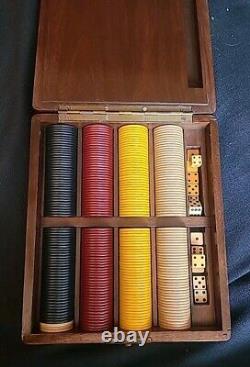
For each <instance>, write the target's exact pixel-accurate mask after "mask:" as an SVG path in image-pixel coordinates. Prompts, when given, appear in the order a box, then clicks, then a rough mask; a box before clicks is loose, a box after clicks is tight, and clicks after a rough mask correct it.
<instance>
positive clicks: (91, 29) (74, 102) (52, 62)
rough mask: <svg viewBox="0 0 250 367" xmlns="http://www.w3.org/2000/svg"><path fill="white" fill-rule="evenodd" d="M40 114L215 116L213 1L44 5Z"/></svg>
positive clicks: (99, 0) (37, 93)
mask: <svg viewBox="0 0 250 367" xmlns="http://www.w3.org/2000/svg"><path fill="white" fill-rule="evenodd" d="M33 106H34V108H35V109H37V110H44V111H48V110H55V111H56V110H67V109H70V110H96V111H98V110H104V111H105V110H106V111H144V112H145V111H157V112H166V111H183V112H185V111H187V112H194V113H213V112H214V110H215V88H214V80H213V67H212V54H211V44H210V34H209V16H208V5H207V1H206V0H74V1H68V0H53V1H51V0H41V13H40V24H39V34H38V50H37V62H36V73H35V85H34V98H33Z"/></svg>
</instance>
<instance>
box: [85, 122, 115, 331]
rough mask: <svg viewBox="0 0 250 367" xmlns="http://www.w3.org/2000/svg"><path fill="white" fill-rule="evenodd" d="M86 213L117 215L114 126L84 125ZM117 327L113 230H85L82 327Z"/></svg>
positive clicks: (101, 328)
mask: <svg viewBox="0 0 250 367" xmlns="http://www.w3.org/2000/svg"><path fill="white" fill-rule="evenodd" d="M82 215H83V216H88V217H93V216H94V217H96V216H97V217H98V216H104V217H107V216H112V215H113V129H112V127H110V126H109V125H102V124H92V125H87V126H86V127H84V128H83V174H82ZM112 326H113V229H112V228H86V229H83V230H82V242H81V275H80V328H81V329H82V330H84V331H90V332H97V331H102V330H109V329H111V328H112Z"/></svg>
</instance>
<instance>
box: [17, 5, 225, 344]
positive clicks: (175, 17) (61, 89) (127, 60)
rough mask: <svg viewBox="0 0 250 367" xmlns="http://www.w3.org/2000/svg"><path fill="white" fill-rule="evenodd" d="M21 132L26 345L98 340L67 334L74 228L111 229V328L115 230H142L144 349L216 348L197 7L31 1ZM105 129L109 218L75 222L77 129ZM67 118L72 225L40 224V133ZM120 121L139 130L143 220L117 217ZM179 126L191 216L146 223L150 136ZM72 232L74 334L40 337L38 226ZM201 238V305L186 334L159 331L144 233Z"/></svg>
mask: <svg viewBox="0 0 250 367" xmlns="http://www.w3.org/2000/svg"><path fill="white" fill-rule="evenodd" d="M33 106H34V108H35V109H36V110H39V111H40V112H39V113H38V114H36V115H34V117H33V119H32V125H31V145H30V171H29V193H28V213H27V239H26V259H25V278H24V300H23V326H22V338H23V341H24V342H25V343H29V344H54V343H101V342H102V340H101V333H83V332H79V331H78V314H79V310H78V307H79V306H78V304H79V289H78V288H79V246H80V230H81V228H82V227H97V226H99V227H113V228H114V267H115V270H114V275H115V276H114V278H115V280H114V323H115V325H117V324H118V317H119V315H118V248H119V243H118V228H121V227H145V226H148V227H150V228H151V242H152V288H153V295H152V297H153V328H152V330H151V332H150V339H149V341H152V342H177V341H220V340H227V339H229V338H230V310H229V299H228V285H227V266H226V249H225V241H224V222H223V202H222V192H221V176H220V157H219V141H218V129H217V123H216V119H215V118H214V116H213V115H211V113H213V112H214V111H215V88H214V79H213V67H212V53H211V43H210V32H209V16H208V4H207V1H206V0H119V1H117V0H95V1H93V0H84V1H82V0H75V1H74V2H72V3H71V2H69V1H67V0H60V1H59V0H55V1H50V0H42V1H41V12H40V22H39V33H38V47H37V61H36V72H35V83H34V99H33ZM93 121H95V122H104V123H108V124H111V125H112V126H113V127H114V143H115V144H114V146H115V148H114V150H115V151H114V156H115V168H114V177H115V185H114V188H115V189H114V198H115V205H114V216H113V217H112V218H87V217H82V216H81V211H80V201H81V197H80V196H81V149H82V147H81V140H82V135H81V129H80V128H81V127H82V126H84V125H86V124H88V123H91V122H93ZM61 122H67V123H69V124H72V125H75V126H77V127H79V138H78V139H79V147H78V199H77V200H78V211H77V216H76V217H70V218H62V217H44V216H43V210H42V207H43V181H44V166H43V128H44V127H45V126H46V125H48V124H51V123H61ZM127 123H142V124H144V125H146V126H148V128H149V143H150V197H151V204H150V210H151V213H150V217H149V218H121V217H119V213H118V159H117V153H118V152H117V150H118V148H117V144H116V143H117V131H118V128H119V126H121V125H122V124H127ZM160 124H177V125H180V126H182V127H183V130H184V143H185V148H188V147H197V146H199V147H200V150H201V154H202V157H203V165H202V168H201V176H202V182H201V186H202V188H201V191H202V198H203V205H204V215H203V216H201V217H190V216H186V217H161V218H160V217H156V216H155V203H154V167H153V165H154V162H153V148H152V144H151V143H152V141H153V133H152V131H153V128H154V127H155V126H157V125H160ZM50 226H73V227H76V228H77V254H78V256H77V261H76V285H75V290H76V296H75V329H74V330H73V331H72V332H68V333H55V334H46V333H40V332H39V329H38V325H39V287H40V262H41V259H40V257H41V251H40V250H41V238H42V229H43V228H44V227H50ZM159 226H163V227H186V228H188V231H190V229H192V228H198V229H200V230H202V231H204V236H205V243H206V253H207V275H208V290H209V302H208V303H207V304H204V305H194V303H193V300H192V304H191V312H192V328H191V329H190V330H187V331H170V330H163V329H160V328H159V327H158V326H157V325H158V321H157V320H158V317H157V289H156V255H155V228H156V227H159Z"/></svg>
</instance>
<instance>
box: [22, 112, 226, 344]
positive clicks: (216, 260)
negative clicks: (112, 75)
mask: <svg viewBox="0 0 250 367" xmlns="http://www.w3.org/2000/svg"><path fill="white" fill-rule="evenodd" d="M134 118H135V119H134V120H133V119H132V117H131V121H130V122H133V123H135V124H136V123H143V124H145V126H147V127H148V129H149V157H150V159H149V167H150V214H151V216H150V217H148V218H133V217H129V218H125V217H119V216H118V214H119V211H118V195H119V193H118V158H117V157H118V144H117V140H118V133H117V132H118V128H119V127H120V126H122V125H123V124H126V123H130V122H128V121H126V119H124V120H123V118H122V116H121V115H119V114H114V115H112V114H111V115H110V117H109V119H110V121H107V120H106V119H105V118H103V119H102V118H100V116H99V115H98V116H96V117H95V119H94V118H93V116H92V121H93V122H95V121H99V122H103V123H108V124H110V125H111V126H113V128H114V216H113V217H106V218H105V217H83V216H81V174H82V172H81V169H82V130H81V128H82V127H83V126H85V125H87V124H89V123H91V121H90V119H89V115H88V114H84V113H83V114H81V115H80V116H78V118H77V120H75V121H72V120H71V121H70V116H69V117H68V119H69V121H66V120H65V122H67V123H70V124H73V125H74V126H77V127H78V128H79V129H78V132H79V134H78V143H79V144H78V173H77V180H78V186H77V216H76V217H43V211H42V207H43V191H44V189H43V186H44V179H43V178H44V168H43V164H42V162H43V152H44V149H43V133H42V131H43V127H45V126H46V125H48V124H51V123H59V121H58V116H57V115H52V114H47V115H36V116H34V118H33V121H32V132H31V155H30V157H31V160H30V183H29V207H28V220H27V247H26V268H25V290H24V310H23V339H24V341H25V342H27V343H91V342H101V333H83V332H79V331H78V322H79V273H80V264H79V259H80V256H79V252H80V232H81V228H84V227H112V228H114V325H119V312H118V302H119V299H118V298H119V283H118V261H119V236H118V235H119V233H118V232H119V228H123V227H124V228H130V227H131V228H133V227H139V228H140V227H150V228H151V251H152V258H151V261H152V299H153V328H152V330H151V332H150V338H151V341H153V342H157V341H195V340H226V339H228V337H229V336H230V329H229V325H230V324H229V311H228V303H227V302H228V298H227V297H228V296H227V276H226V264H225V248H224V238H223V219H222V215H221V205H222V204H221V192H220V181H219V155H218V140H217V139H218V137H217V127H216V123H215V121H214V119H213V118H212V117H210V116H195V117H194V122H182V123H177V122H174V117H173V116H170V117H169V121H164V122H163V121H158V122H157V121H155V122H145V121H144V122H142V121H139V118H138V121H137V120H136V116H135V117H134ZM159 119H160V116H159ZM63 121H64V120H63ZM163 123H165V124H180V126H181V127H182V128H183V130H184V143H185V148H187V147H200V149H201V154H202V159H203V165H202V167H201V178H202V180H201V187H202V202H203V205H204V214H205V215H204V216H197V217H191V216H185V217H155V200H154V160H153V154H152V153H153V152H152V149H153V144H152V143H153V129H154V128H155V127H156V126H158V125H162V124H163ZM54 226H56V227H76V228H77V240H76V253H77V255H76V269H75V271H76V282H75V329H74V330H73V331H72V332H70V333H60V334H59V333H57V334H45V333H40V332H39V329H38V321H39V303H40V301H39V294H40V290H39V284H40V277H41V273H40V268H41V266H40V262H41V243H42V229H43V228H46V227H54ZM157 227H185V228H187V229H188V233H189V234H190V231H192V230H196V229H199V230H202V231H203V232H204V238H205V246H204V247H205V252H206V255H207V269H206V276H207V290H208V302H207V303H206V304H202V305H197V304H194V302H193V292H192V287H191V292H192V294H191V299H192V304H191V313H192V328H191V329H190V330H185V331H171V330H163V329H160V328H159V327H158V306H157V267H156V240H155V229H156V228H157ZM188 238H189V249H190V236H188ZM190 264H191V262H190ZM190 272H191V269H190ZM191 280H192V277H190V281H191ZM215 285H216V286H215ZM191 286H192V284H191Z"/></svg>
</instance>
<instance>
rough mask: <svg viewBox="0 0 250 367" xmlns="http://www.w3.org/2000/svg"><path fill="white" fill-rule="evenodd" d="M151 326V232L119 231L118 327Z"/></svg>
mask: <svg viewBox="0 0 250 367" xmlns="http://www.w3.org/2000/svg"><path fill="white" fill-rule="evenodd" d="M151 325H152V301H151V249H150V229H148V228H131V229H127V228H124V229H120V327H121V328H122V329H124V330H146V329H149V328H150V327H151Z"/></svg>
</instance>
